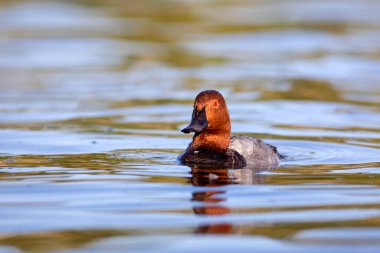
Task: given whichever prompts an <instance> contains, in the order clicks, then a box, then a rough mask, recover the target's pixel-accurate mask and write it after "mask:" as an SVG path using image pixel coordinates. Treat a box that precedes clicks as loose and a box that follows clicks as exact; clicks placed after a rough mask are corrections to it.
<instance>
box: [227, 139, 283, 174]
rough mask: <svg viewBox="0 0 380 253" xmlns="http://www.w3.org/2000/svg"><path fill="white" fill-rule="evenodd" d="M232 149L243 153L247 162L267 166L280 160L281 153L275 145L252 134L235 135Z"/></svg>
mask: <svg viewBox="0 0 380 253" xmlns="http://www.w3.org/2000/svg"><path fill="white" fill-rule="evenodd" d="M230 149H234V150H236V151H237V152H238V153H239V154H241V155H242V156H243V157H244V158H245V159H246V161H247V164H257V165H260V166H265V167H267V166H273V165H277V164H278V163H279V161H280V155H279V153H278V151H277V148H276V147H275V146H272V145H269V144H266V143H265V142H264V141H262V140H261V139H257V138H254V137H251V136H233V137H232V138H231V143H230Z"/></svg>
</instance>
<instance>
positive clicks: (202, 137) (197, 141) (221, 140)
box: [191, 129, 231, 152]
mask: <svg viewBox="0 0 380 253" xmlns="http://www.w3.org/2000/svg"><path fill="white" fill-rule="evenodd" d="M230 136H231V130H230V129H225V130H224V129H223V130H208V129H206V130H204V131H202V132H201V133H199V134H196V135H195V136H194V138H193V142H192V143H191V149H193V150H196V149H205V150H211V151H218V152H224V151H226V150H227V149H228V147H229V146H230Z"/></svg>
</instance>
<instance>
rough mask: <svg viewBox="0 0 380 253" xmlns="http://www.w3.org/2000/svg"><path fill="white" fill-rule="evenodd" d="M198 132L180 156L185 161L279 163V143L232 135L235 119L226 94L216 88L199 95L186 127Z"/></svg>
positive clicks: (231, 164) (265, 165) (262, 165)
mask: <svg viewBox="0 0 380 253" xmlns="http://www.w3.org/2000/svg"><path fill="white" fill-rule="evenodd" d="M182 132H184V133H190V132H194V133H195V135H194V137H193V141H192V142H191V143H190V145H189V146H188V148H187V149H186V151H185V153H183V154H182V155H181V156H180V157H179V159H180V161H181V162H183V163H184V164H189V165H193V164H202V165H205V166H207V167H209V166H212V167H213V166H222V167H228V168H242V167H244V166H247V165H248V167H255V168H273V167H277V166H278V163H279V161H280V155H279V154H278V152H277V149H276V147H273V146H271V145H268V144H265V143H264V142H263V141H262V140H260V139H256V138H253V137H249V136H234V137H232V138H230V136H231V122H230V116H229V113H228V109H227V105H226V102H225V101H224V98H223V96H222V95H221V94H220V93H219V92H217V91H215V90H206V91H202V92H201V93H199V94H198V96H197V97H196V98H195V102H194V111H193V115H192V118H191V123H190V125H189V126H187V127H186V128H184V129H182Z"/></svg>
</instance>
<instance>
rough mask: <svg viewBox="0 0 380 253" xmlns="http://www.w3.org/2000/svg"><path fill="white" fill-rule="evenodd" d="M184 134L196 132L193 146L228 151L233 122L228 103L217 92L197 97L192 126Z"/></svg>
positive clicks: (211, 91) (186, 128)
mask: <svg viewBox="0 0 380 253" xmlns="http://www.w3.org/2000/svg"><path fill="white" fill-rule="evenodd" d="M182 132H183V133H186V134H188V133H190V132H194V133H195V135H194V139H193V143H192V146H193V147H194V148H206V149H215V150H227V148H228V146H229V144H230V134H231V122H230V115H229V113H228V109H227V105H226V101H225V100H224V98H223V96H222V95H221V94H220V93H219V92H217V91H216V90H205V91H202V92H201V93H199V94H198V95H197V97H196V98H195V101H194V110H193V114H192V116H191V122H190V124H189V125H188V126H187V127H185V128H184V129H182Z"/></svg>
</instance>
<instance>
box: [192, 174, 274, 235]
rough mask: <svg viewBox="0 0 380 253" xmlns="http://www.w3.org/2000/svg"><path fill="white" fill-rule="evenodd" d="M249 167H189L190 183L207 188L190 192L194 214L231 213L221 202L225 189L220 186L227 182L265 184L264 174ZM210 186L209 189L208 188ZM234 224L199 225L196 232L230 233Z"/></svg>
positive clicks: (218, 214)
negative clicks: (231, 168)
mask: <svg viewBox="0 0 380 253" xmlns="http://www.w3.org/2000/svg"><path fill="white" fill-rule="evenodd" d="M257 172H258V171H257V170H252V169H249V168H244V169H237V170H229V169H226V168H199V167H196V166H194V167H193V168H191V174H192V177H191V183H192V184H193V185H194V186H200V187H202V186H205V187H208V188H207V190H201V189H202V188H200V190H199V191H195V192H193V194H192V201H194V202H197V204H194V206H193V211H194V213H195V214H196V215H202V216H221V215H228V214H230V213H231V211H232V210H231V209H230V208H229V207H228V206H227V205H225V204H223V203H224V202H226V201H227V198H226V197H225V193H226V189H225V188H223V187H221V186H223V185H228V184H239V183H240V184H265V183H266V175H261V174H260V173H257ZM209 187H211V189H210V188H209ZM233 230H234V226H233V225H232V224H231V223H228V222H217V223H209V224H204V225H202V226H199V227H198V228H197V229H196V230H195V232H196V233H207V234H215V233H217V234H220V233H223V234H226V233H232V232H233Z"/></svg>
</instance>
